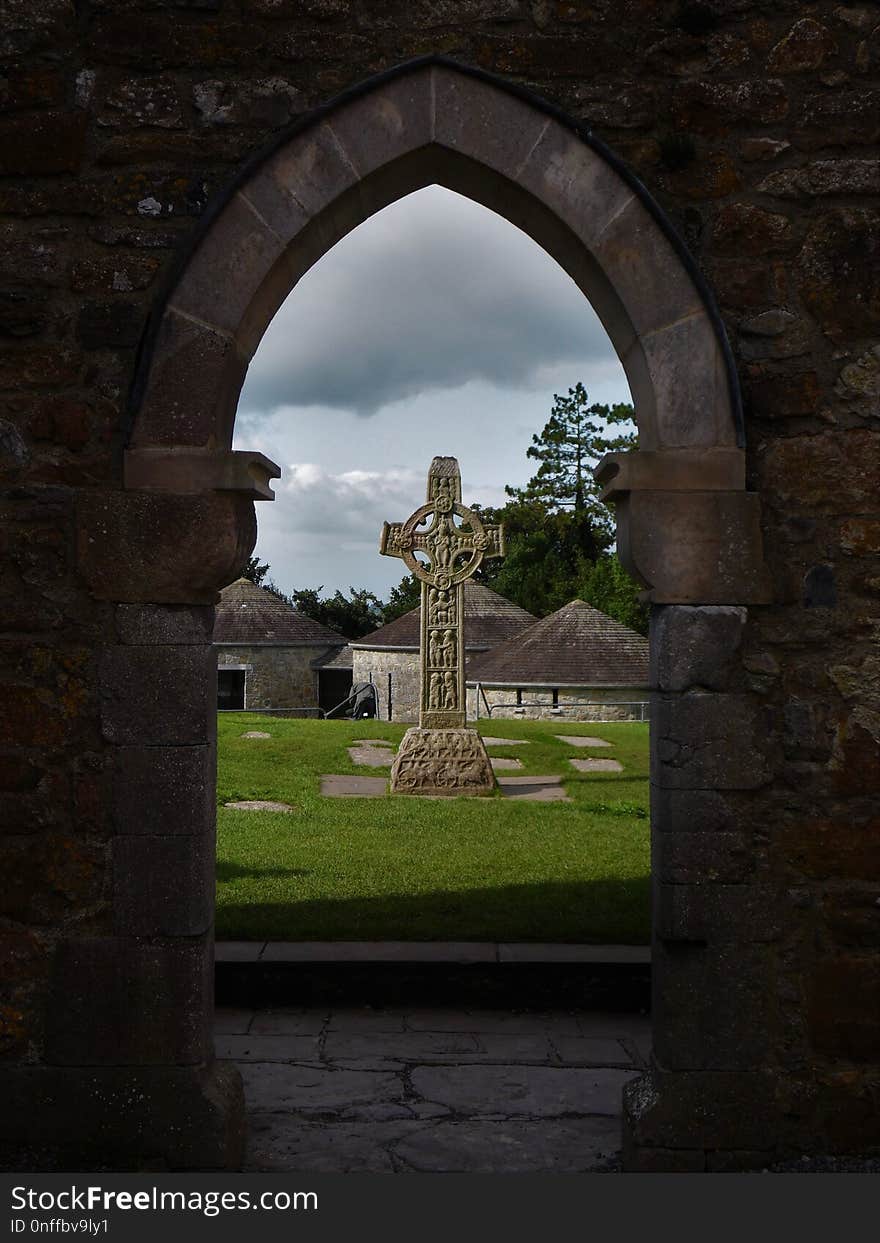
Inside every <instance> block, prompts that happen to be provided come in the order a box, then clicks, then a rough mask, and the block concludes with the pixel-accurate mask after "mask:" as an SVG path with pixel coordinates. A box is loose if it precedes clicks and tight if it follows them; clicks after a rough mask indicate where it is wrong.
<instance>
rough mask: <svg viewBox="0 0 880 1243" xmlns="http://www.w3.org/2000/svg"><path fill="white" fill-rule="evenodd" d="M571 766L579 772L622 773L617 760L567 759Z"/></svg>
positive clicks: (621, 767) (620, 765) (621, 766)
mask: <svg viewBox="0 0 880 1243" xmlns="http://www.w3.org/2000/svg"><path fill="white" fill-rule="evenodd" d="M568 762H569V764H571V766H572V768H576V769H577V770H578V772H579V773H622V772H623V765H622V764H621V763H620V761H619V760H569V761H568Z"/></svg>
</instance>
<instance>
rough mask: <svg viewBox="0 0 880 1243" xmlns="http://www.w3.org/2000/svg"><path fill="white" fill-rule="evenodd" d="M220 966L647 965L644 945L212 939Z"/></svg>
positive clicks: (645, 946)
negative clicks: (399, 964) (365, 963)
mask: <svg viewBox="0 0 880 1243" xmlns="http://www.w3.org/2000/svg"><path fill="white" fill-rule="evenodd" d="M214 957H215V960H216V961H217V962H219V963H230V962H273V963H279V962H291V963H322V962H332V963H353V962H368V963H369V962H394V963H414V962H415V963H418V962H423V963H428V962H433V963H457V964H463V963H485V962H507V963H561V962H564V963H629V964H647V963H649V962H650V961H651V947H650V946H649V945H577V944H572V943H552V942H541V941H523V942H519V941H217V942H216V943H215V946H214Z"/></svg>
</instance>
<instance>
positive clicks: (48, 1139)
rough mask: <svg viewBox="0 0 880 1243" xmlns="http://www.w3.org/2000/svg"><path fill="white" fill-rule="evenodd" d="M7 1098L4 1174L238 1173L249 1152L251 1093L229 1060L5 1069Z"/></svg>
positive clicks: (1, 1086) (1, 1115) (0, 1137)
mask: <svg viewBox="0 0 880 1243" xmlns="http://www.w3.org/2000/svg"><path fill="white" fill-rule="evenodd" d="M110 1060H111V1062H112V1060H113V1059H112V1058H111V1059H110ZM0 1095H2V1097H3V1100H4V1101H5V1102H6V1104H7V1108H5V1109H3V1110H2V1112H0V1164H2V1166H3V1168H4V1169H6V1170H15V1169H20V1170H34V1169H40V1170H53V1169H54V1170H69V1169H79V1170H81V1169H89V1168H98V1169H108V1168H109V1169H141V1168H150V1167H151V1166H152V1165H153V1164H155V1165H156V1166H157V1167H158V1168H168V1169H172V1170H174V1169H179V1170H212V1169H218V1170H220V1169H222V1170H237V1169H239V1168H240V1166H241V1163H242V1160H243V1158H244V1136H245V1120H244V1095H243V1093H242V1087H241V1076H240V1075H239V1073H238V1071H237V1070H236V1068H235V1067H234V1066H233V1065H232V1064H231V1063H230V1062H213V1061H212V1062H210V1063H209V1064H208V1065H205V1066H199V1067H187V1066H162V1067H159V1066H156V1067H127V1066H119V1065H112V1064H111V1065H109V1066H96V1067H94V1068H93V1069H79V1068H74V1067H58V1066H4V1067H2V1068H0ZM47 1101H51V1103H52V1107H51V1109H47V1108H46V1102H47ZM172 1119H173V1123H172V1122H171V1120H172Z"/></svg>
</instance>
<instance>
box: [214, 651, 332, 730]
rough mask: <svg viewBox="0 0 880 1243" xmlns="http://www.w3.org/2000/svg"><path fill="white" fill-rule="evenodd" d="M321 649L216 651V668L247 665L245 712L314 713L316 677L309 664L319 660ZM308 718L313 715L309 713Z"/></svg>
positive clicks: (316, 699) (316, 694) (316, 704)
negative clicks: (299, 710)
mask: <svg viewBox="0 0 880 1243" xmlns="http://www.w3.org/2000/svg"><path fill="white" fill-rule="evenodd" d="M326 650H327V649H326V648H324V647H309V646H303V647H293V646H290V645H289V644H288V645H285V646H283V647H281V646H279V647H272V646H270V645H268V644H255V645H254V646H253V647H228V648H217V667H218V668H220V669H222V667H223V666H224V665H247V666H248V668H247V672H246V674H245V708H246V709H247V711H248V712H259V711H260V710H261V709H267V708H268V709H280V708H285V709H298V708H302V709H317V707H318V673H317V670H315V669H313V668H312V661H313V660H315V659H316V658H317V657H318V656H321V655H322V654H323V653H324V652H325V651H326ZM308 715H310V716H311V715H314V713H312V712H310V713H308Z"/></svg>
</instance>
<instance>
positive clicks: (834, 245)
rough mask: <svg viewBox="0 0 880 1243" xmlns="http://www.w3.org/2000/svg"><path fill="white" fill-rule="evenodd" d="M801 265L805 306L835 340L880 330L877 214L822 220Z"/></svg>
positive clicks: (813, 231) (850, 214) (807, 242)
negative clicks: (846, 279)
mask: <svg viewBox="0 0 880 1243" xmlns="http://www.w3.org/2000/svg"><path fill="white" fill-rule="evenodd" d="M877 103H878V105H880V93H878V96H877ZM877 129H878V133H880V125H878V127H877ZM799 262H800V268H801V279H800V295H801V298H802V299H803V302H804V305H805V306H806V308H807V310H808V311H809V312H810V313H811V315H813V317H814V318H815V319H816V320H817V321H818V323H819V324H820V325H821V327H822V329H823V331H824V332H825V333H826V334H827V335H828V336H829V337H831V339H832V340H833V341H838V342H840V343H841V344H846V343H847V342H848V340H849V339H850V338H852V337H857V338H862V339H867V338H869V337H873V336H875V335H876V333H877V332H878V331H880V240H878V237H877V230H876V228H875V218H874V213H873V212H870V211H863V210H856V209H855V208H848V209H846V210H841V211H837V212H833V213H829V214H828V215H827V216H823V217H822V218H821V219H820V220H818V221H816V222H815V223H814V224H813V225H812V227H811V229H810V232H809V233H808V234H807V238H806V240H805V242H804V247H803V250H802V251H801V254H800V261H799ZM841 272H848V273H850V274H851V277H850V281H849V282H847V284H848V285H849V290H848V291H845V290H844V289H843V288H842V287H841V285H842V282H841V280H840V274H841ZM854 295H855V296H854Z"/></svg>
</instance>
